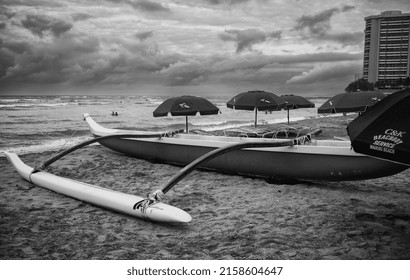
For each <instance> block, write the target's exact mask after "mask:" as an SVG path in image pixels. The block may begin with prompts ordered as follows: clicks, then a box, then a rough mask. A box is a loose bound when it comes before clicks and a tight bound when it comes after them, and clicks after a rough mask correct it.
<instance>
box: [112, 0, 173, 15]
mask: <svg viewBox="0 0 410 280" xmlns="http://www.w3.org/2000/svg"><path fill="white" fill-rule="evenodd" d="M106 1H108V2H112V3H115V4H118V3H123V4H127V5H130V6H131V7H133V8H134V9H136V10H141V11H144V12H151V13H155V12H169V11H170V10H169V9H168V8H167V7H164V6H163V5H161V4H158V3H155V2H151V1H146V0H106Z"/></svg>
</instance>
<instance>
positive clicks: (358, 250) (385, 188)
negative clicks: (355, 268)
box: [0, 116, 410, 260]
mask: <svg viewBox="0 0 410 280" xmlns="http://www.w3.org/2000/svg"><path fill="white" fill-rule="evenodd" d="M351 118H352V117H351V116H347V117H339V118H322V119H315V120H305V121H300V122H297V123H291V125H292V126H309V127H311V128H312V129H314V128H321V129H322V130H323V133H322V134H321V135H320V136H319V137H318V138H331V137H333V136H339V137H347V134H346V124H347V122H348V120H349V119H351ZM53 154H54V152H46V153H41V154H27V155H23V156H22V159H23V160H24V161H25V162H26V163H27V164H29V165H32V166H33V165H36V164H38V163H40V162H41V161H43V160H46V159H48V158H49V157H50V156H51V155H53ZM0 167H1V170H2V175H1V178H2V184H0V192H1V196H0V259H3V260H7V259H17V260H21V259H46V260H48V259H75V260H77V259H141V260H146V259H172V260H182V259H206V260H221V259H224V260H225V259H249V260H250V259H264V260H266V259H285V260H287V259H290V260H310V259H312V260H321V259H338V260H346V259H352V260H356V259H368V260H376V259H383V260H386V259H395V260H397V259H406V260H408V259H410V203H409V202H410V188H409V187H410V180H409V178H410V169H408V170H406V171H404V172H402V173H400V174H396V175H394V176H391V177H384V178H379V179H373V180H365V181H347V182H320V181H313V182H305V181H293V182H289V181H280V180H277V181H273V180H265V179H255V178H247V177H242V176H234V175H226V174H219V173H215V172H206V171H194V172H193V173H191V174H190V175H189V176H188V177H186V178H185V179H184V180H183V181H181V182H180V183H178V184H177V185H176V186H175V187H174V188H173V189H172V190H171V191H170V192H169V193H168V194H167V195H166V196H165V197H164V202H166V203H168V204H171V205H173V206H176V207H179V208H182V209H184V210H185V211H187V212H188V213H190V214H191V216H192V217H193V220H192V222H190V223H188V224H171V225H169V224H159V223H152V222H149V221H145V220H139V219H135V218H132V217H128V216H125V215H122V214H118V213H114V212H111V211H109V210H105V209H101V208H98V207H94V206H92V205H89V204H85V203H82V202H81V201H77V200H74V199H71V198H68V197H65V196H62V195H60V194H57V193H54V192H51V191H48V190H45V189H42V188H39V187H35V186H33V185H31V184H30V183H29V182H26V181H24V180H23V179H22V178H21V177H20V176H19V175H18V174H17V172H15V170H14V169H13V167H12V166H11V165H10V164H9V163H8V161H7V159H6V158H4V157H2V158H0ZM48 170H49V171H50V172H51V173H54V174H57V175H60V176H64V177H68V178H72V179H76V180H79V181H83V182H87V183H91V184H96V185H100V186H102V187H106V188H111V189H115V190H119V191H123V192H127V193H133V194H137V195H145V194H147V193H149V192H152V191H154V190H156V189H160V188H161V187H162V185H163V184H164V183H166V182H167V180H168V179H170V178H171V177H172V176H173V175H174V174H175V173H176V172H178V171H179V170H180V167H178V166H172V165H167V164H158V163H152V162H149V161H145V160H140V159H134V158H130V157H127V156H124V155H120V154H117V153H114V152H111V151H110V150H108V149H106V148H104V147H101V146H99V145H93V146H89V147H86V148H83V149H82V150H79V151H76V152H75V153H73V154H71V155H68V156H66V157H64V158H63V159H61V160H59V161H57V162H56V163H54V164H53V165H52V166H51V167H50V168H49V169H48Z"/></svg>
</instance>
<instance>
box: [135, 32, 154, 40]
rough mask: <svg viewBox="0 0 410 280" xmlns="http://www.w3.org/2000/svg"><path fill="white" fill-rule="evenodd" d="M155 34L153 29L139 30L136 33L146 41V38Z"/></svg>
mask: <svg viewBox="0 0 410 280" xmlns="http://www.w3.org/2000/svg"><path fill="white" fill-rule="evenodd" d="M153 35H154V32H153V31H145V32H138V33H137V34H135V36H136V37H137V38H138V39H140V40H141V41H144V40H145V39H148V38H149V37H152V36H153Z"/></svg>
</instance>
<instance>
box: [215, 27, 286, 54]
mask: <svg viewBox="0 0 410 280" xmlns="http://www.w3.org/2000/svg"><path fill="white" fill-rule="evenodd" d="M281 34H282V32H281V31H273V32H270V33H265V32H263V31H261V30H258V29H245V30H238V29H231V30H225V33H221V34H219V38H220V39H222V40H223V41H233V42H235V43H236V53H241V52H242V51H244V50H245V49H249V50H251V49H252V46H253V45H254V44H257V43H262V42H265V41H266V40H267V39H268V38H276V39H280V38H281Z"/></svg>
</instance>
